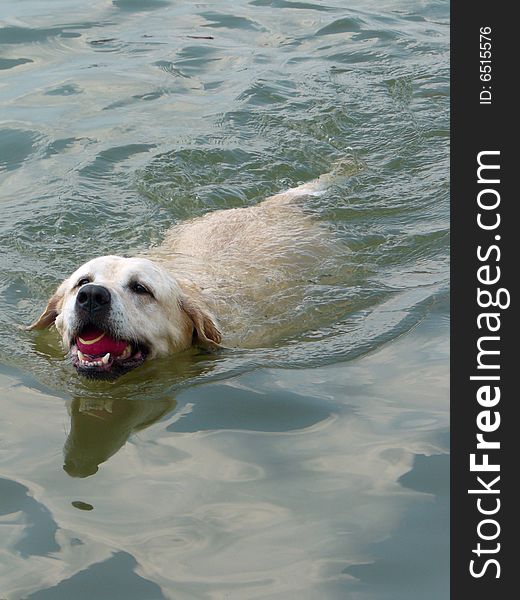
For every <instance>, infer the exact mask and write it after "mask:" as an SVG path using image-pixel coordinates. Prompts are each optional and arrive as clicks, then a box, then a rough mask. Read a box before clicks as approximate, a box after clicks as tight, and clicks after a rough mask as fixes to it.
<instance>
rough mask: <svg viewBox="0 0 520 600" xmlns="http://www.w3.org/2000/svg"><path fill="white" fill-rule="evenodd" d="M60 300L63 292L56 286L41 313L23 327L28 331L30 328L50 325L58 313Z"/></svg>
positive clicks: (43, 327) (42, 327)
mask: <svg viewBox="0 0 520 600" xmlns="http://www.w3.org/2000/svg"><path fill="white" fill-rule="evenodd" d="M62 300H63V293H62V292H61V291H60V288H58V289H57V290H56V292H55V293H54V294H53V295H52V296H51V298H50V299H49V301H48V302H47V306H46V307H45V310H44V311H43V312H42V314H41V315H40V316H39V317H38V318H37V319H36V321H34V323H32V324H31V325H28V326H27V327H25V329H27V330H28V331H30V330H32V329H45V328H46V327H50V326H51V325H52V324H53V323H54V321H55V320H56V317H57V316H58V315H59V314H60V309H61V302H62Z"/></svg>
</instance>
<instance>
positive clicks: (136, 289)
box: [129, 281, 153, 297]
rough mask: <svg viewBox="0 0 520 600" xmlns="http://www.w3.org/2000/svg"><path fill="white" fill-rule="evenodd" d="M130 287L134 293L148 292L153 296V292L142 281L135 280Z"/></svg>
mask: <svg viewBox="0 0 520 600" xmlns="http://www.w3.org/2000/svg"><path fill="white" fill-rule="evenodd" d="M129 287H130V289H131V290H132V292H134V294H148V295H149V296H152V297H153V294H152V292H151V291H150V290H149V289H148V288H146V287H144V285H142V284H141V283H139V282H137V281H133V282H132V283H131V284H130V285H129Z"/></svg>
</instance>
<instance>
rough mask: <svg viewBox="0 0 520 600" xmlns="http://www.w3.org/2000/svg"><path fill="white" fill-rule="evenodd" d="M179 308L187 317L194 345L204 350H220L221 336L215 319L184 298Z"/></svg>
mask: <svg viewBox="0 0 520 600" xmlns="http://www.w3.org/2000/svg"><path fill="white" fill-rule="evenodd" d="M181 308H182V310H183V311H184V312H185V313H186V314H187V315H188V317H189V318H190V320H191V321H192V323H193V328H194V345H195V346H201V347H202V348H205V349H206V350H217V349H218V348H220V347H221V346H220V341H221V339H222V335H221V333H220V331H219V329H218V327H217V324H216V321H215V318H214V317H213V316H212V315H211V314H210V313H209V312H208V311H207V310H205V309H204V308H202V307H201V306H199V305H198V304H197V303H196V302H194V301H193V300H190V299H187V298H186V297H185V298H183V299H182V300H181Z"/></svg>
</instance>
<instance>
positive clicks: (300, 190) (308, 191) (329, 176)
mask: <svg viewBox="0 0 520 600" xmlns="http://www.w3.org/2000/svg"><path fill="white" fill-rule="evenodd" d="M362 168H363V164H362V163H361V162H360V161H359V160H356V159H354V158H353V157H351V156H349V157H348V158H344V159H341V160H338V161H336V162H335V163H334V165H333V167H332V169H331V170H330V171H329V172H328V173H324V174H323V175H320V176H319V177H317V178H316V179H313V180H312V181H308V182H307V183H302V184H301V185H299V186H297V187H294V188H290V189H288V190H285V191H284V192H280V193H279V194H276V195H274V196H271V197H270V198H268V200H267V202H273V203H274V202H284V203H285V202H291V201H293V200H296V199H298V198H301V197H303V196H322V195H323V194H325V193H326V192H327V190H328V189H329V188H330V187H331V186H333V185H336V184H340V183H341V181H342V180H344V179H346V178H348V177H351V176H352V175H354V174H356V173H358V172H359V171H361V170H362Z"/></svg>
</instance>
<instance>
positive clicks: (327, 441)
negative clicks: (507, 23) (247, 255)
mask: <svg viewBox="0 0 520 600" xmlns="http://www.w3.org/2000/svg"><path fill="white" fill-rule="evenodd" d="M448 14H449V6H448V4H447V3H446V2H438V1H429V0H425V1H424V2H419V3H418V2H408V1H406V0H388V1H384V2H374V1H372V0H370V1H368V2H362V3H361V2H354V3H350V4H349V6H348V7H345V3H344V2H341V1H340V0H333V1H331V2H297V1H295V0H253V1H250V2H246V1H242V0H241V1H235V2H230V1H227V2H226V1H224V0H220V1H218V2H217V1H215V2H200V3H176V2H173V1H169V0H114V1H113V2H110V1H107V0H95V1H93V2H90V3H88V4H85V3H80V2H77V1H74V0H59V1H57V2H53V3H43V2H38V1H37V0H26V1H24V2H14V1H12V0H6V1H5V2H3V3H2V6H1V8H0V26H1V28H0V106H1V112H0V119H1V120H0V182H1V191H0V203H1V204H0V206H1V207H2V210H1V212H0V248H1V254H0V270H1V277H0V293H1V299H0V302H1V305H2V309H1V311H0V337H1V342H0V397H1V400H0V402H1V405H2V406H1V410H2V414H3V419H2V424H0V526H1V531H2V534H1V536H0V597H6V598H8V599H9V600H11V599H12V600H17V599H25V598H31V599H43V598H52V599H53V600H54V599H62V598H63V599H69V598H71V597H74V598H76V597H77V598H88V599H90V598H100V599H104V598H106V599H107V600H108V599H110V600H114V599H116V598H125V599H129V600H131V599H145V598H146V599H148V598H149V599H152V598H153V599H154V598H175V599H176V600H177V599H184V598H186V599H191V598H215V599H216V598H218V599H224V598H237V599H240V600H242V599H247V598H266V599H267V598H269V599H274V598H284V599H285V598H296V597H298V598H309V599H315V598H327V599H334V600H335V599H343V598H352V599H355V600H393V599H395V600H397V599H399V600H407V599H410V600H411V599H415V598H417V597H419V596H420V597H421V598H426V599H429V598H431V599H432V600H438V599H439V598H443V597H447V596H448V592H447V578H448V574H447V573H448V571H447V569H448V567H447V557H448V507H447V480H448V462H447V446H446V444H447V427H448V414H447V410H448V406H447V376H448V357H447V336H448V325H447V315H448V306H447V294H448V225H449V223H448V143H449V138H448V126H449V117H448V114H449V113H448V110H449V87H448V85H449V71H448V69H449V64H448V50H449V48H448V34H449V27H448ZM337 161H342V164H343V171H342V176H341V177H338V178H337V180H336V181H335V183H334V185H332V186H331V188H330V189H329V190H328V192H327V193H326V194H325V195H323V196H319V197H315V198H313V199H311V201H309V202H308V204H307V206H306V210H307V211H309V213H311V214H313V216H314V217H315V218H316V219H317V220H318V221H319V222H321V223H322V224H323V226H324V227H326V228H328V229H329V230H330V232H331V235H334V236H336V239H337V240H338V251H337V252H336V253H332V255H331V256H330V257H328V258H327V259H326V260H324V261H323V262H322V263H320V265H319V269H318V270H317V271H316V273H315V274H314V276H313V277H312V278H310V279H309V280H308V281H306V282H305V295H304V299H303V300H302V302H301V303H300V305H299V306H298V308H297V310H296V313H295V314H294V315H286V317H293V318H292V322H293V323H295V324H297V326H295V327H292V328H289V329H288V330H287V331H286V332H285V333H284V335H281V336H280V338H279V339H277V340H276V343H272V344H271V345H268V346H261V347H256V348H249V349H247V350H240V349H236V350H233V351H228V352H224V353H222V354H221V355H219V356H217V357H211V356H207V355H203V354H197V353H195V354H188V355H186V356H183V357H179V358H178V359H176V360H175V361H171V360H168V361H158V362H157V363H156V364H150V365H148V366H147V367H146V368H143V369H142V370H141V371H136V372H134V373H132V374H130V375H129V376H128V377H126V378H124V379H122V380H121V381H120V382H117V383H112V384H107V383H103V384H101V383H86V382H84V381H79V380H78V379H77V377H76V376H75V374H74V373H73V372H72V371H71V368H70V366H69V364H68V362H67V361H66V360H64V359H63V355H62V352H61V349H60V346H59V342H58V340H57V336H56V334H55V332H53V331H49V332H42V333H38V334H33V333H31V334H29V333H27V332H24V331H22V330H20V329H19V328H18V327H17V325H18V324H20V323H28V322H30V321H31V320H32V319H33V318H34V317H35V316H36V315H37V314H38V313H39V311H40V310H41V309H42V307H43V305H44V303H45V300H46V299H47V297H48V296H49V295H50V294H51V293H52V291H53V289H54V288H55V287H56V285H57V284H58V283H59V282H60V281H61V279H62V278H63V277H64V276H66V275H67V274H68V273H70V272H71V271H72V270H73V269H75V268H76V267H77V266H78V265H79V264H80V263H82V262H84V261H85V260H87V259H88V258H90V257H92V256H93V255H98V254H108V253H117V254H123V255H130V254H134V253H136V252H141V251H144V250H146V249H147V248H149V247H150V246H151V245H156V244H159V243H160V241H161V240H162V238H163V236H164V234H165V232H166V230H167V229H168V227H169V226H171V225H172V224H174V223H178V222H182V220H184V219H186V218H191V217H195V216H198V215H201V214H204V213H205V212H207V211H210V210H216V209H220V208H232V207H239V206H250V205H254V204H256V203H257V202H259V201H260V200H261V199H262V198H264V197H265V196H267V195H269V194H272V193H275V192H278V191H281V190H283V189H286V188H288V187H292V186H295V185H298V184H299V183H302V182H305V181H308V180H310V179H312V178H314V177H317V176H318V175H320V174H322V173H325V172H328V171H329V170H330V169H331V168H332V165H334V164H335V163H337ZM289 320H291V319H289Z"/></svg>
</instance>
